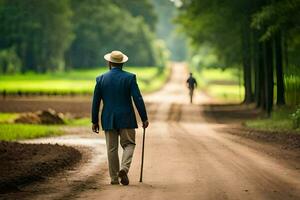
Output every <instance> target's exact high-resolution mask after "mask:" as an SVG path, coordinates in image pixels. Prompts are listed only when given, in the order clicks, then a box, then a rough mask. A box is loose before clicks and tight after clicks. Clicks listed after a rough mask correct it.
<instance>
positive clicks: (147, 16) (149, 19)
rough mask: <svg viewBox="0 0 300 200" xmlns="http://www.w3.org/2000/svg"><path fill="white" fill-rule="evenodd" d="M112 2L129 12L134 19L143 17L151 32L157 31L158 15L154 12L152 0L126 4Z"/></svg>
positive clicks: (140, 0)
mask: <svg viewBox="0 0 300 200" xmlns="http://www.w3.org/2000/svg"><path fill="white" fill-rule="evenodd" d="M112 2H113V3H115V4H116V5H118V6H119V7H120V8H122V9H125V10H127V11H128V12H129V13H130V14H131V15H132V16H133V17H143V19H144V21H145V22H146V24H148V26H149V27H150V29H151V31H154V30H155V25H156V22H157V13H156V12H155V10H154V7H153V6H154V5H153V3H152V0H130V1H126V3H124V0H112Z"/></svg>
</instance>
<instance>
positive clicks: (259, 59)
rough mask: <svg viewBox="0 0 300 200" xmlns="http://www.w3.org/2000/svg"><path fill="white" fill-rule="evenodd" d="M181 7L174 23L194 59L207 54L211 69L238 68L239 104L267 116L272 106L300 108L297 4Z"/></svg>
mask: <svg viewBox="0 0 300 200" xmlns="http://www.w3.org/2000/svg"><path fill="white" fill-rule="evenodd" d="M182 3H183V5H182V6H181V8H180V10H181V11H180V15H179V16H178V18H177V20H176V21H177V23H178V24H179V25H180V26H181V30H182V31H183V32H185V33H186V35H187V36H188V37H189V38H190V40H191V44H192V46H193V51H194V54H199V53H202V54H209V53H211V52H212V53H213V54H214V55H216V58H215V59H212V60H213V62H214V63H213V65H214V66H219V67H222V68H226V67H240V66H241V68H242V71H243V84H244V88H245V99H244V103H252V102H255V103H256V105H257V107H258V108H262V109H263V110H265V111H266V112H267V113H269V114H270V113H271V110H272V108H273V104H274V102H276V104H277V105H283V104H285V103H286V100H287V99H288V101H289V103H290V104H298V103H300V102H299V101H300V100H299V98H300V96H299V93H300V81H299V80H300V73H299V67H300V66H299V63H300V57H299V53H300V1H299V0H272V1H271V0H243V1H240V0H184V1H182ZM198 64H199V63H198Z"/></svg>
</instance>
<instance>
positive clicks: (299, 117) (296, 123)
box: [291, 107, 300, 129]
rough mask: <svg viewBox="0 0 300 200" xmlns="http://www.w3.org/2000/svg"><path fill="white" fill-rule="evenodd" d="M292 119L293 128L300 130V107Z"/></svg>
mask: <svg viewBox="0 0 300 200" xmlns="http://www.w3.org/2000/svg"><path fill="white" fill-rule="evenodd" d="M291 118H292V120H293V128H295V129H297V128H300V107H299V108H297V109H296V111H295V112H294V113H293V114H292V115H291Z"/></svg>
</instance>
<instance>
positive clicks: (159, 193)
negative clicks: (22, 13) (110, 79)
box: [20, 65, 300, 200]
mask: <svg viewBox="0 0 300 200" xmlns="http://www.w3.org/2000/svg"><path fill="white" fill-rule="evenodd" d="M186 77H187V71H186V68H185V67H184V66H183V65H175V66H174V67H173V72H172V76H171V79H170V81H169V83H168V84H166V85H165V87H164V88H163V89H162V90H160V91H159V92H156V93H154V94H152V95H149V96H147V97H146V98H145V99H146V101H147V102H150V108H149V109H150V110H151V119H150V128H149V129H147V138H146V150H145V163H144V183H139V182H138V180H139V172H140V171H139V170H140V168H139V166H140V156H141V130H140V129H139V130H138V136H137V146H136V152H135V156H134V159H133V164H132V168H131V170H130V173H129V178H130V181H131V182H130V183H131V184H130V185H129V186H111V185H109V177H108V172H107V166H106V161H105V162H102V161H103V158H105V149H104V145H103V138H102V137H103V135H102V136H99V137H98V136H95V135H92V134H91V132H90V130H86V129H82V130H81V131H80V134H76V136H65V137H64V138H59V139H54V140H52V142H54V143H55V142H58V143H69V144H70V143H72V144H73V145H80V146H82V147H89V148H91V147H92V148H93V150H92V151H91V150H86V162H83V164H81V165H80V166H77V168H76V169H74V170H73V171H71V172H67V173H66V174H60V175H58V176H56V177H54V178H52V179H50V180H49V181H46V182H45V183H42V184H36V185H35V186H30V187H28V188H27V189H26V188H25V189H24V191H23V192H22V193H20V195H22V196H24V197H25V196H26V197H28V198H30V199H103V200H114V199H122V200H125V199H128V200H141V199H153V200H159V199H164V200H168V199H176V200H177V199H179V200H181V199H184V200H191V199H195V200H196V199H197V200H199V199H215V200H220V199H243V200H244V199H272V200H275V199H280V200H282V199H284V200H285V199H300V170H299V169H300V168H299V165H298V168H296V167H292V166H290V165H288V163H285V162H283V161H282V160H280V159H277V158H275V157H273V156H272V155H269V154H266V153H264V151H260V150H258V149H256V148H254V146H255V145H256V144H255V142H253V141H252V142H251V141H250V140H247V139H245V140H243V142H240V141H239V140H238V139H237V137H238V136H228V135H227V134H223V133H222V131H220V130H222V129H221V128H222V125H217V124H212V123H208V122H206V120H205V118H204V117H203V115H202V107H201V106H199V104H203V103H206V102H209V99H207V98H206V97H205V96H204V95H202V94H201V93H197V94H196V95H195V104H193V105H190V104H189V103H188V102H189V100H188V96H187V94H188V91H187V90H186V88H185V85H184V82H185V79H186ZM216 128H217V129H216ZM69 131H70V132H72V130H69ZM67 137H69V139H68V138H67ZM66 138H67V139H66ZM63 141H65V142H63ZM66 141H67V142H66ZM43 142H45V141H43ZM72 144H71V145H72ZM262 148H266V147H264V146H263V147H262ZM83 149H86V148H83ZM104 160H105V159H104Z"/></svg>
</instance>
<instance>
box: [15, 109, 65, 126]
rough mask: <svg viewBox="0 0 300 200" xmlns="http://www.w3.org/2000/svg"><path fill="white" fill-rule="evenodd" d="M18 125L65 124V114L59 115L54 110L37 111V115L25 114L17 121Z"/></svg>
mask: <svg viewBox="0 0 300 200" xmlns="http://www.w3.org/2000/svg"><path fill="white" fill-rule="evenodd" d="M15 122H16V123H23V124H64V123H65V122H64V120H63V114H62V113H57V112H56V111H55V110H53V109H50V108H49V109H48V110H42V111H37V112H35V113H24V114H21V115H20V116H19V117H18V118H17V119H15Z"/></svg>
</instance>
